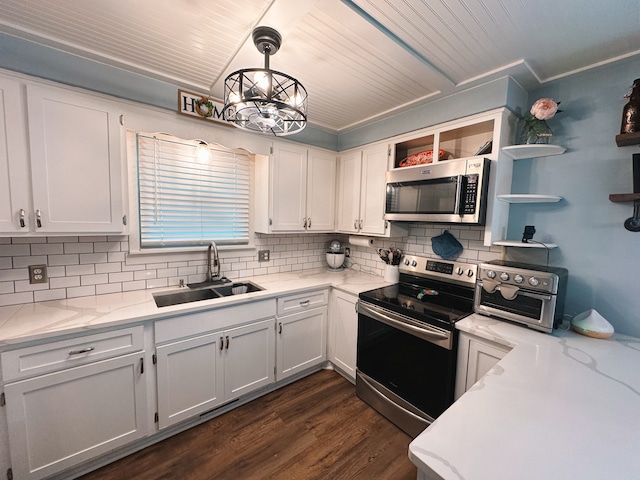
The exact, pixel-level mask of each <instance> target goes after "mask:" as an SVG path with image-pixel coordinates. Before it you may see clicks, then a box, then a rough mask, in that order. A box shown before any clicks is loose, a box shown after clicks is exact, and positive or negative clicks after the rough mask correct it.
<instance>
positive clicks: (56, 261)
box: [48, 254, 80, 266]
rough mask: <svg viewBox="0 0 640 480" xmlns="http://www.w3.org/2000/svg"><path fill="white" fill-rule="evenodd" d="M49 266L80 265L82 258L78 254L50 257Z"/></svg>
mask: <svg viewBox="0 0 640 480" xmlns="http://www.w3.org/2000/svg"><path fill="white" fill-rule="evenodd" d="M48 262H49V265H51V266H55V265H78V264H79V263H80V257H79V256H78V255H77V254H70V255H49V261H48Z"/></svg>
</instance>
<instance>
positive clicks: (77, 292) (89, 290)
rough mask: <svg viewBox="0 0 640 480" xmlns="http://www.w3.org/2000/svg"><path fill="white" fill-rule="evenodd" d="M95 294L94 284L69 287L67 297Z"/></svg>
mask: <svg viewBox="0 0 640 480" xmlns="http://www.w3.org/2000/svg"><path fill="white" fill-rule="evenodd" d="M95 294H96V287H95V286H94V285H87V286H84V287H72V288H67V298H76V297H88V296H90V295H95Z"/></svg>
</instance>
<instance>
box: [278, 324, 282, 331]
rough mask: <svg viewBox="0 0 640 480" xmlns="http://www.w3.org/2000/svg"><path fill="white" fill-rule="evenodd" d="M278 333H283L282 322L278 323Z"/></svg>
mask: <svg viewBox="0 0 640 480" xmlns="http://www.w3.org/2000/svg"><path fill="white" fill-rule="evenodd" d="M278 333H282V322H280V323H278Z"/></svg>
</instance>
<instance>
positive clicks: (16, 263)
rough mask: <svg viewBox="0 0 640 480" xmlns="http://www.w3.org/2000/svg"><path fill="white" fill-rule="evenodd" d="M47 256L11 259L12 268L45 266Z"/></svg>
mask: <svg viewBox="0 0 640 480" xmlns="http://www.w3.org/2000/svg"><path fill="white" fill-rule="evenodd" d="M46 264H47V256H46V255H42V256H33V257H32V256H29V257H13V268H26V267H28V266H29V265H46Z"/></svg>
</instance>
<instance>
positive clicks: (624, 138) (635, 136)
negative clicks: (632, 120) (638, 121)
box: [616, 132, 640, 147]
mask: <svg viewBox="0 0 640 480" xmlns="http://www.w3.org/2000/svg"><path fill="white" fill-rule="evenodd" d="M616 145H618V146H619V147H626V146H628V145H640V132H634V133H622V134H620V135H616Z"/></svg>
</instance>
